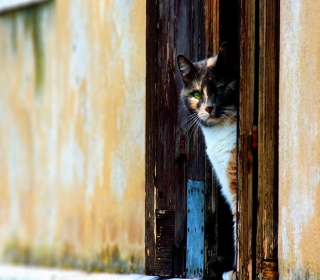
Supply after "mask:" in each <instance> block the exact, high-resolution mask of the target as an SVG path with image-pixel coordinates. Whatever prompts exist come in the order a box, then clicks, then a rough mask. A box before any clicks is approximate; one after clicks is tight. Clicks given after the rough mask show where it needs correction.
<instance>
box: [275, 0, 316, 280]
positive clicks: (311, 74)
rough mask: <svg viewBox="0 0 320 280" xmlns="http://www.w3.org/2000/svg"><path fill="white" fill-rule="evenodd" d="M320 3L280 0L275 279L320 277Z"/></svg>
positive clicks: (308, 0)
mask: <svg viewBox="0 0 320 280" xmlns="http://www.w3.org/2000/svg"><path fill="white" fill-rule="evenodd" d="M319 14H320V3H319V2H315V1H311V0H307V1H305V0H303V1H302V0H300V1H299V0H288V1H281V15H280V17H281V21H280V26H281V34H280V147H279V189H280V196H279V197H280V199H279V208H280V216H279V218H280V224H279V264H280V276H281V279H320V265H319V252H320V222H319V221H320V219H319V217H320V134H319V132H320V94H319V90H320V36H319V34H318V31H317V30H318V28H319V26H320V17H319Z"/></svg>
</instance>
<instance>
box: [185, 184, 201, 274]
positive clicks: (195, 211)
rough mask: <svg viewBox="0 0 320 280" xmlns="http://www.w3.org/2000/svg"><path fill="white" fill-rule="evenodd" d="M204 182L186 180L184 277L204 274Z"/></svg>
mask: <svg viewBox="0 0 320 280" xmlns="http://www.w3.org/2000/svg"><path fill="white" fill-rule="evenodd" d="M204 206H205V191H204V182H202V181H192V180H188V184H187V248H186V252H187V254H186V269H187V273H186V277H187V278H202V277H203V274H204Z"/></svg>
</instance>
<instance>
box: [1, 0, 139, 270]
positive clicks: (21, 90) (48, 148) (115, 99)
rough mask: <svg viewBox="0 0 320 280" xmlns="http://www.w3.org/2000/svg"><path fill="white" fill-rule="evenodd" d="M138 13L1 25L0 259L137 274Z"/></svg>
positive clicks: (60, 5)
mask: <svg viewBox="0 0 320 280" xmlns="http://www.w3.org/2000/svg"><path fill="white" fill-rule="evenodd" d="M144 2H145V1H137V0H123V1H122V0H121V1H112V0H95V1H81V0H53V1H49V2H46V3H44V4H40V5H37V6H33V7H31V8H27V9H25V8H24V9H20V10H17V11H14V12H9V13H5V14H0V34H1V36H0V65H1V75H0V100H1V102H0V205H1V207H0V260H5V261H13V262H26V263H34V264H41V265H57V266H60V267H78V268H83V269H87V270H107V271H116V272H120V271H138V272H143V268H144V194H145V192H144V154H145V151H144V138H145V132H144V130H145V3H144Z"/></svg>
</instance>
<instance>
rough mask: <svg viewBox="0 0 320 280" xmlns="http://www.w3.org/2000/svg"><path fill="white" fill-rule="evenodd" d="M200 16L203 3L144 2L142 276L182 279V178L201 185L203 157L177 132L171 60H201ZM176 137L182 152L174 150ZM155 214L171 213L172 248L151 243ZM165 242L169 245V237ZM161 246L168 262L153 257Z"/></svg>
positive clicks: (198, 139) (193, 141) (180, 114)
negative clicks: (180, 56) (168, 250)
mask: <svg viewBox="0 0 320 280" xmlns="http://www.w3.org/2000/svg"><path fill="white" fill-rule="evenodd" d="M203 11H204V4H203V0H193V1H187V2H186V1H175V2H172V1H158V2H156V3H155V2H154V1H151V0H150V1H147V84H146V85H147V87H146V92H147V100H146V101H147V103H146V107H147V115H146V131H147V133H146V273H147V274H153V275H154V274H158V275H159V276H168V273H169V271H171V273H172V275H171V276H176V277H184V276H185V274H186V182H187V179H188V178H190V179H193V180H202V181H203V180H204V173H205V171H204V162H205V155H204V141H203V139H202V135H201V133H200V131H197V130H195V131H194V133H191V131H190V132H187V131H185V127H181V124H182V123H183V122H184V121H185V119H186V117H187V113H186V111H185V110H179V106H181V105H182V104H181V101H180V98H179V96H180V94H179V93H180V91H181V89H182V81H181V79H180V73H179V70H178V69H177V67H176V56H177V54H179V53H182V54H184V55H186V56H188V57H189V58H190V59H191V60H193V61H196V60H199V59H202V58H204V47H203V46H204V15H203V13H204V12H203ZM191 130H192V129H191ZM183 135H184V136H183ZM182 136H183V137H185V139H184V140H183V141H182V142H184V144H183V145H184V146H185V147H180V142H181V141H180V140H181V137H182ZM177 143H178V144H177ZM156 209H161V210H165V211H174V215H175V226H174V232H171V234H172V237H173V239H171V242H172V240H173V244H169V243H168V242H167V241H165V240H164V239H163V238H162V239H156V238H155V232H156V231H157V230H158V228H157V227H158V225H157V224H156V219H155V211H156ZM166 238H168V240H170V237H169V235H167V237H166ZM158 242H160V243H161V244H158ZM164 246H173V254H172V256H171V261H169V259H170V258H169V257H168V255H167V257H166V258H156V255H155V251H156V248H160V247H161V248H162V249H163V252H164V251H165V250H164ZM168 248H169V247H168ZM166 266H167V267H166ZM169 266H171V267H170V268H169ZM160 267H161V269H159V268H160ZM164 267H166V268H165V269H164ZM162 273H164V275H161V274H162Z"/></svg>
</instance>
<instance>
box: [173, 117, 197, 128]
mask: <svg viewBox="0 0 320 280" xmlns="http://www.w3.org/2000/svg"><path fill="white" fill-rule="evenodd" d="M197 119H198V116H197V114H192V115H190V116H188V117H187V118H186V119H185V120H184V121H183V122H182V123H181V124H180V125H179V126H178V129H182V130H183V131H185V132H187V131H188V130H189V129H190V128H191V126H192V125H193V124H194V123H195V122H196V121H197ZM183 128H184V129H183Z"/></svg>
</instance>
